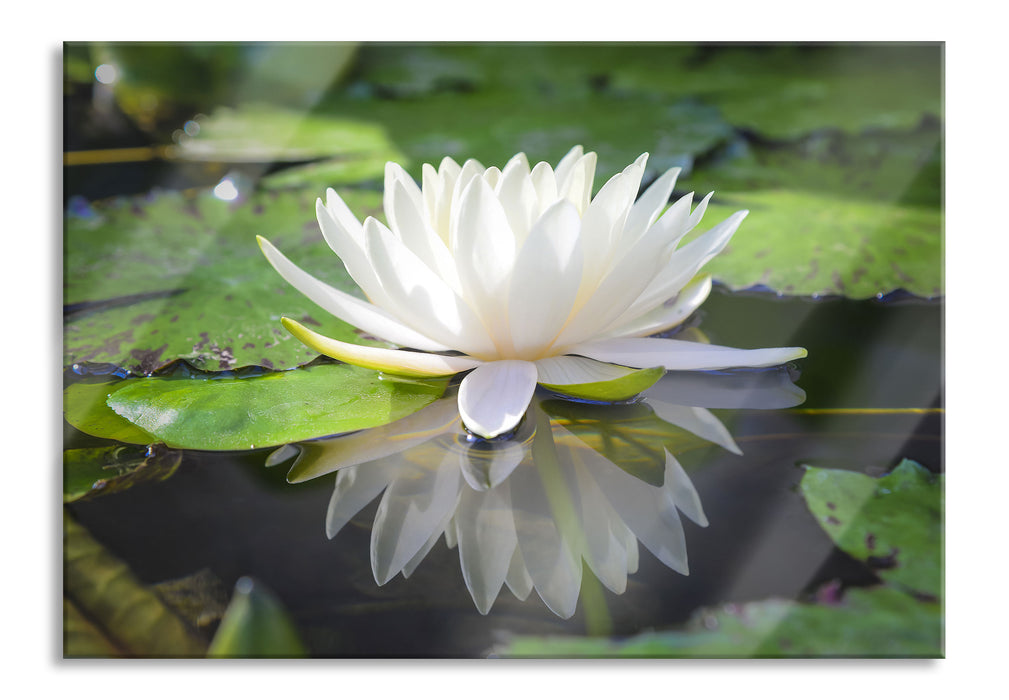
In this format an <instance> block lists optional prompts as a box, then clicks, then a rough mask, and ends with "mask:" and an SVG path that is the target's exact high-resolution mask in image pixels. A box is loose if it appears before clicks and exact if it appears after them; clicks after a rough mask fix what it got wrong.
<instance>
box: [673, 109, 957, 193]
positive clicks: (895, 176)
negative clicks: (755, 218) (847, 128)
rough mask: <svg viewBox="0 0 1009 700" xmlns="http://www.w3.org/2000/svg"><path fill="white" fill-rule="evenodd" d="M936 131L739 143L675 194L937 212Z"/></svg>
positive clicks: (711, 159)
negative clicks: (809, 199)
mask: <svg viewBox="0 0 1009 700" xmlns="http://www.w3.org/2000/svg"><path fill="white" fill-rule="evenodd" d="M942 162H943V159H942V125H941V124H940V123H938V122H930V123H927V124H922V125H920V126H919V127H917V128H915V129H909V130H886V131H882V130H881V131H871V132H867V133H862V134H858V135H851V134H847V133H844V132H817V133H816V134H812V135H810V136H808V137H806V138H803V139H801V140H798V141H792V142H787V143H768V142H762V141H755V142H752V141H749V142H748V141H747V140H745V139H744V138H742V137H740V138H737V139H734V140H733V141H732V142H730V143H728V144H727V145H726V146H725V147H723V148H720V149H719V150H718V151H716V152H714V153H712V154H710V155H709V156H707V157H706V158H705V159H704V161H703V163H699V164H698V165H697V167H696V168H695V169H694V170H693V171H692V172H690V173H689V174H688V175H685V176H684V177H682V178H680V180H679V181H678V183H677V184H678V186H679V187H680V188H682V189H684V190H688V191H689V190H692V191H694V192H697V193H701V194H706V193H708V192H711V191H714V192H715V195H716V199H717V198H718V197H719V196H720V195H721V193H722V192H723V191H726V192H751V191H753V190H773V189H788V190H803V191H810V192H819V193H821V194H825V195H829V196H833V197H839V198H844V199H856V200H873V201H879V202H888V203H894V204H902V205H914V206H927V207H935V208H937V209H938V208H939V207H941V206H942V202H943V198H942V191H943V190H942V188H943V167H942Z"/></svg>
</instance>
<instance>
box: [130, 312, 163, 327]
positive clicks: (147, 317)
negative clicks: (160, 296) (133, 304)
mask: <svg viewBox="0 0 1009 700" xmlns="http://www.w3.org/2000/svg"><path fill="white" fill-rule="evenodd" d="M156 318H157V316H155V315H154V314H140V315H139V316H134V317H133V318H132V319H130V323H132V324H133V325H134V326H140V325H143V324H144V323H147V322H149V321H153V320H154V319H156Z"/></svg>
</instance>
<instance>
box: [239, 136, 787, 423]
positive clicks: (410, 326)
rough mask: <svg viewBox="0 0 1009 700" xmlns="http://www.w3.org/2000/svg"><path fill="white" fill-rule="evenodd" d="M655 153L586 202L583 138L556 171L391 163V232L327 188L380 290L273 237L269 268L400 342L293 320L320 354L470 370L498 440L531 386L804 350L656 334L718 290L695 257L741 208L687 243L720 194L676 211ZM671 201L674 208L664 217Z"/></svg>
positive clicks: (605, 385) (339, 244)
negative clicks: (292, 255) (342, 281)
mask: <svg viewBox="0 0 1009 700" xmlns="http://www.w3.org/2000/svg"><path fill="white" fill-rule="evenodd" d="M647 158H648V154H647V153H646V154H643V155H642V156H641V157H640V158H638V159H637V160H636V161H635V162H634V163H632V164H631V165H629V166H627V168H625V169H624V170H623V172H621V173H619V174H617V175H614V176H613V177H612V178H610V180H609V181H608V182H606V184H604V185H603V186H602V187H601V188H600V190H599V192H598V194H596V196H595V197H592V196H591V194H592V189H593V180H594V177H595V167H596V155H595V153H591V152H590V153H584V152H583V150H582V148H581V147H580V146H576V147H575V148H573V149H572V150H571V151H570V152H569V153H568V154H567V155H566V156H565V157H564V158H563V159H562V160H561V161H560V163H559V164H558V165H557V167H556V169H554V168H552V167H551V166H550V165H549V164H548V163H538V164H536V166H535V167H532V168H530V166H529V162H528V160H527V159H526V156H525V155H524V154H521V153H520V154H518V155H516V156H514V157H513V158H512V159H511V160H509V161H508V163H507V164H506V165H505V166H504V168H502V169H498V168H496V167H489V168H485V167H484V166H482V165H481V164H479V163H478V162H476V161H475V160H468V161H466V162H465V163H464V164H463V165H462V166H460V165H458V164H457V163H456V162H455V161H453V160H452V159H451V158H445V159H444V160H442V162H441V164H440V165H439V166H438V169H437V170H436V169H435V168H434V167H433V166H432V165H430V164H425V165H424V166H423V181H422V184H421V186H418V185H417V183H415V182H414V181H413V180H412V179H411V178H410V177H409V176H408V175H407V174H406V172H405V171H404V170H403V169H402V168H401V167H400V166H398V165H396V164H395V163H389V164H388V165H387V167H386V171H385V194H384V208H385V215H386V219H387V221H388V226H386V225H385V224H383V223H381V222H380V221H378V220H377V219H375V218H373V217H370V216H369V217H368V218H366V219H365V221H364V223H363V224H362V223H361V222H360V221H359V220H358V219H357V218H356V217H355V216H354V215H353V214H352V213H351V211H350V209H349V208H348V207H347V205H346V204H345V203H344V202H343V200H342V199H340V197H339V195H337V194H336V192H335V191H333V190H332V189H330V190H328V191H327V197H326V201H325V202H323V201H322V200H321V199H320V200H319V201H318V202H317V205H316V212H317V215H318V219H319V224H320V226H321V228H322V234H323V236H324V237H325V239H326V241H327V243H329V245H330V247H331V248H332V249H333V251H334V252H335V253H336V254H337V255H338V256H339V257H340V259H341V260H342V261H343V264H344V265H345V266H346V268H347V271H348V273H349V274H350V276H351V277H352V278H353V279H354V281H355V282H356V283H357V284H358V285H359V286H360V288H361V289H362V290H363V291H364V293H365V295H366V296H367V298H368V301H364V300H362V299H359V298H357V297H355V296H353V295H351V294H347V293H345V292H342V291H340V290H338V289H335V288H333V287H331V286H329V285H327V284H325V283H324V282H322V281H321V280H318V279H316V278H315V277H313V276H312V275H310V274H308V273H307V272H305V271H304V270H302V269H301V268H299V267H298V266H296V265H295V264H294V263H292V262H291V261H290V260H288V259H287V258H286V257H285V256H284V255H283V254H282V253H281V252H280V251H278V250H277V249H276V248H275V247H274V246H273V245H271V244H270V243H269V241H267V240H266V239H264V238H260V239H259V242H260V246H261V248H262V250H263V252H264V253H265V255H266V257H267V259H269V261H270V263H271V264H273V266H274V267H275V268H276V269H277V271H278V272H279V273H280V274H281V275H282V276H283V277H284V279H286V280H287V281H288V282H289V283H291V284H292V285H293V286H294V287H295V288H297V289H298V290H299V291H301V292H302V293H303V294H305V295H306V296H307V297H309V298H310V299H312V300H313V301H314V302H315V303H317V304H318V305H319V306H321V307H322V308H324V309H326V310H327V311H329V312H330V313H332V314H334V315H336V316H338V317H339V318H340V319H342V320H344V321H346V322H347V323H350V324H352V325H354V326H356V327H357V328H358V329H360V330H361V331H363V332H365V333H367V334H369V335H371V336H374V337H377V338H381V339H384V340H386V341H388V342H389V343H390V344H392V345H397V346H400V349H389V348H380V347H370V346H364V345H356V344H352V343H344V342H341V341H338V340H334V339H332V338H328V337H326V336H323V335H320V334H318V333H316V332H314V331H312V330H310V329H308V328H306V327H305V326H303V325H302V324H300V323H298V322H297V321H295V320H293V319H290V318H284V319H282V322H283V324H284V326H285V328H287V330H288V331H290V332H291V333H292V334H293V335H294V336H295V337H297V338H298V339H300V340H301V341H302V342H304V343H305V344H307V345H309V346H310V347H312V348H313V349H315V350H317V351H318V352H320V353H322V354H325V355H328V356H330V357H333V358H336V359H338V360H341V361H344V362H348V363H351V364H355V365H359V366H362V367H368V368H372V369H376V370H380V371H383V372H389V373H393V374H399V375H405V376H413V377H430V376H447V375H454V374H456V373H460V372H468V374H467V375H466V376H465V378H464V379H463V380H462V384H461V386H460V390H459V411H460V413H461V415H462V417H463V421H464V423H465V425H466V426H467V428H468V429H469V430H470V431H472V432H473V433H476V434H477V435H480V436H483V437H487V438H491V437H495V436H499V435H502V434H504V433H507V432H509V431H510V430H512V429H513V428H514V427H515V426H516V425H517V424H518V422H519V421H520V420H521V418H522V416H523V414H524V413H525V411H526V408H527V407H528V405H529V402H530V400H531V398H532V396H533V392H534V391H535V388H536V385H537V383H539V384H542V385H545V386H547V387H548V388H550V389H551V390H554V391H557V392H560V393H565V394H570V395H573V396H578V397H582V398H590V399H593V398H597V399H603V400H619V399H622V398H629V397H630V396H633V395H634V394H637V393H638V392H640V391H641V390H643V389H644V388H647V386H649V385H650V384H652V383H654V381H656V380H657V379H658V377H660V376H661V375H662V374H663V372H664V371H670V370H710V369H724V368H729V367H767V366H773V365H779V364H782V363H785V362H788V361H790V360H793V359H796V358H799V357H804V356H805V354H806V351H805V350H804V349H802V348H765V349H756V350H741V349H735V348H729V347H724V346H718V345H707V344H703V343H694V342H688V341H683V340H676V339H669V338H654V337H648V336H652V335H655V334H657V333H661V332H663V331H666V330H669V329H671V328H673V327H675V326H676V325H678V324H680V323H681V322H682V321H683V320H684V319H686V318H687V317H688V316H689V315H690V314H691V313H692V312H693V311H694V310H695V309H696V308H697V307H698V306H699V305H700V304H701V303H702V302H703V301H704V299H705V298H706V297H707V295H708V293H709V291H710V289H711V280H710V277H699V276H698V271H699V270H700V268H701V266H702V265H704V264H705V263H706V262H707V261H708V260H710V259H711V258H712V257H713V256H714V255H716V254H717V253H718V252H719V251H721V250H722V249H723V248H724V247H725V245H726V243H728V241H729V239H730V238H731V237H732V235H733V234H734V233H735V231H736V229H737V228H738V227H739V224H740V223H741V222H742V220H743V218H744V217H745V216H746V214H747V212H746V211H739V212H736V213H735V214H733V215H732V216H730V217H729V218H728V219H726V220H725V221H723V222H721V223H719V224H718V225H716V226H715V227H713V228H711V229H710V230H709V231H707V232H705V233H704V234H702V235H700V236H698V237H696V238H694V239H693V240H691V241H690V242H689V243H686V244H685V245H682V246H680V245H679V244H680V242H681V241H682V239H683V237H684V236H685V235H686V234H688V233H689V232H690V231H691V230H693V229H694V228H695V227H696V226H697V225H698V223H699V222H700V220H701V217H702V215H703V214H704V210H705V208H706V206H707V203H708V201H709V199H710V198H711V194H709V195H707V197H705V198H704V199H703V200H702V201H701V202H700V203H699V204H698V205H697V207H696V208H694V209H693V210H691V204H692V202H693V195H692V194H690V195H686V196H684V197H681V198H679V199H678V200H677V201H676V202H675V203H673V204H672V205H671V206H669V207H668V209H665V207H666V204H667V202H668V201H669V197H670V195H671V193H672V191H673V186H674V184H675V182H676V177H677V175H678V174H679V168H673V169H671V170H669V171H668V172H666V173H665V174H664V175H662V176H661V177H659V178H658V179H657V180H656V181H655V182H654V183H653V184H652V185H651V186H650V187H649V188H648V189H647V190H646V191H645V192H644V193H643V194H642V195H641V197H640V198H639V197H637V194H638V189H639V187H640V184H641V179H642V175H643V174H644V171H645V163H646V161H647ZM663 209H665V212H663Z"/></svg>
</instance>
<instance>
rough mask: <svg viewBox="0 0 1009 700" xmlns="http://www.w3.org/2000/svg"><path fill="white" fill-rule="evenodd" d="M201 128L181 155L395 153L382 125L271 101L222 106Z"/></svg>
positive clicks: (353, 157) (233, 158)
mask: <svg viewBox="0 0 1009 700" xmlns="http://www.w3.org/2000/svg"><path fill="white" fill-rule="evenodd" d="M196 124H197V126H198V130H197V133H196V134H195V135H194V136H192V137H187V138H185V139H184V140H183V141H182V142H181V144H180V146H179V148H178V150H177V152H176V154H175V155H176V157H178V158H182V159H183V160H199V161H217V162H227V163H250V162H251V163H274V162H280V161H306V160H314V159H318V158H333V157H336V156H339V157H341V158H343V159H345V160H348V161H368V162H371V163H374V162H379V163H380V164H381V165H384V163H385V160H386V158H385V156H387V155H390V154H392V155H395V154H396V152H395V151H394V149H393V147H392V144H391V143H390V141H389V138H388V136H386V134H385V132H384V131H383V130H382V128H381V127H379V126H377V125H376V124H373V123H369V122H367V121H351V120H347V119H338V118H334V117H331V116H327V115H322V114H313V113H306V112H302V111H295V110H289V109H284V108H281V107H272V106H269V105H265V104H244V105H240V106H239V107H235V108H232V107H221V108H219V109H217V110H215V111H214V112H213V113H212V114H211V115H210V116H205V117H201V118H198V119H197V120H196Z"/></svg>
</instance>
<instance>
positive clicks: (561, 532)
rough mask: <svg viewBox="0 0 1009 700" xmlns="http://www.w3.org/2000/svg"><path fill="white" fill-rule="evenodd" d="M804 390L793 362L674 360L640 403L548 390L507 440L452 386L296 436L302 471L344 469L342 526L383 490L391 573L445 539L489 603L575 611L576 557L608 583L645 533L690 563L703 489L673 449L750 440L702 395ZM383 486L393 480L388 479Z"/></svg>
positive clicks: (721, 403) (374, 553)
mask: <svg viewBox="0 0 1009 700" xmlns="http://www.w3.org/2000/svg"><path fill="white" fill-rule="evenodd" d="M804 398H805V395H804V394H803V392H802V390H801V389H799V388H798V387H796V386H795V385H794V384H793V383H792V381H791V378H790V377H789V373H788V370H787V369H786V368H783V367H779V368H775V369H772V370H762V371H737V372H727V373H689V372H687V373H671V374H668V375H666V377H665V378H664V379H663V380H661V381H659V382H658V383H657V384H656V385H655V386H653V387H652V388H651V389H649V390H648V391H646V392H645V395H644V397H643V398H642V399H641V400H639V401H637V402H634V403H625V404H607V405H600V404H587V403H576V402H571V401H561V400H557V399H556V398H554V397H553V396H552V395H551V394H549V393H546V392H540V393H538V394H537V396H536V398H535V400H534V401H533V403H532V405H531V406H530V408H529V412H528V413H527V415H526V417H525V419H524V420H523V422H522V423H521V424H520V425H519V427H518V430H517V431H516V432H514V433H512V434H511V435H510V436H509V437H508V438H507V439H497V440H493V441H488V440H482V439H475V438H474V437H473V436H472V435H470V434H469V433H468V432H466V430H465V429H464V428H463V426H462V421H461V419H460V416H459V411H458V403H457V400H456V396H455V391H454V390H452V391H450V392H449V393H448V394H447V395H446V396H445V397H444V398H442V399H440V400H439V401H436V402H435V403H433V404H431V405H430V406H428V407H427V408H425V409H423V410H421V411H419V412H417V413H415V414H413V415H411V416H408V417H406V418H403V419H401V420H399V421H397V422H395V423H391V424H389V425H386V426H382V427H380V428H375V429H371V430H365V431H360V432H357V433H353V434H350V435H345V436H341V437H337V438H331V439H326V440H317V441H311V442H306V443H301V444H299V445H297V446H286V447H284V448H281V449H280V450H278V451H277V452H275V453H274V454H273V455H271V457H270V459H269V461H268V464H269V465H275V464H279V463H280V462H283V461H285V460H287V459H289V458H290V457H291V456H292V455H293V454H294V453H295V451H296V452H297V454H298V456H297V459H296V460H295V462H294V465H293V466H292V467H291V470H290V473H289V474H288V480H289V481H291V482H292V483H294V482H301V481H306V480H308V479H314V478H317V477H320V476H323V475H326V474H331V473H332V472H334V471H335V472H336V474H337V476H336V487H335V489H334V491H333V496H332V498H331V500H330V503H329V510H328V512H327V514H326V534H327V535H328V536H329V537H330V538H333V537H335V536H336V535H337V533H338V532H339V531H340V530H341V528H343V526H344V525H346V524H347V522H348V521H349V520H350V519H351V518H353V517H354V516H355V515H356V514H357V513H358V512H359V511H360V510H362V509H363V508H364V507H365V506H367V505H368V504H369V503H370V502H371V501H373V500H374V499H375V498H376V497H378V496H379V494H382V496H381V501H380V503H379V506H378V510H377V513H376V515H375V521H374V525H373V528H372V533H371V563H372V571H373V573H374V576H375V580H376V582H377V583H378V584H379V585H382V584H384V583H386V582H387V581H389V580H390V579H392V578H393V577H394V576H395V575H396V574H400V573H401V574H403V576H404V577H409V576H410V574H411V573H413V571H414V570H415V569H416V568H417V567H418V566H419V565H420V563H421V561H422V560H423V559H424V557H425V556H426V555H427V553H428V552H429V551H430V550H431V549H432V547H434V546H435V544H436V543H437V541H438V539H439V538H441V537H443V536H444V538H445V541H446V543H447V544H448V546H449V547H454V548H458V551H459V562H460V565H461V568H462V574H463V578H464V580H465V582H466V587H467V589H468V590H469V592H470V594H471V595H472V597H473V601H474V603H476V607H477V609H478V610H479V611H480V612H481V613H484V614H486V613H487V612H488V611H489V610H490V609H491V606H492V605H493V604H494V601H495V600H496V599H497V596H498V594H499V592H500V590H501V587H502V586H507V587H508V588H509V590H511V592H512V593H513V594H515V596H517V597H518V598H519V599H521V600H525V599H526V598H527V597H528V596H529V594H530V593H531V592H532V591H533V590H535V591H536V592H537V594H538V595H539V597H540V598H541V599H542V600H543V602H544V603H545V604H546V605H547V607H549V608H550V610H552V611H553V612H554V613H555V614H557V615H558V616H560V617H562V618H568V617H570V616H571V615H573V614H574V612H575V607H576V604H577V601H578V593H579V588H580V585H581V580H582V564H583V562H584V563H585V564H587V565H588V567H589V568H590V569H591V571H592V573H593V574H595V576H596V577H597V578H598V579H599V581H600V582H602V583H603V585H605V586H606V587H607V588H609V589H610V590H611V591H613V592H614V593H618V594H619V593H623V592H624V590H625V588H626V586H627V575H628V574H633V573H634V572H635V571H636V570H637V567H638V543H639V542H640V543H641V544H642V545H644V547H645V548H646V549H647V550H648V551H650V552H651V553H652V554H653V555H654V556H655V557H656V558H658V559H659V561H661V562H662V563H663V564H665V565H666V566H668V567H669V568H671V569H673V570H675V571H677V572H679V573H681V574H683V575H687V574H688V565H687V544H686V538H685V535H684V530H683V525H682V522H681V520H680V516H681V514H682V515H683V516H685V517H687V518H688V519H690V520H691V521H693V522H694V523H697V524H698V525H701V526H706V525H707V519H706V518H705V515H704V510H703V508H702V506H701V499H700V497H699V495H698V493H697V491H696V490H695V489H694V486H693V484H692V483H691V481H690V478H689V476H688V475H687V473H686V472H685V471H684V469H683V467H682V466H681V465H680V463H679V461H677V459H676V457H675V456H674V455H675V454H678V453H680V452H682V451H684V450H687V449H690V448H693V447H698V446H702V445H705V444H708V443H714V444H717V445H720V446H721V447H723V448H725V449H727V450H729V451H731V452H735V453H737V454H739V453H740V451H739V448H738V447H737V446H736V443H735V442H734V441H733V439H732V437H731V436H730V435H729V432H728V431H727V430H726V428H725V427H724V425H723V424H722V423H721V422H720V421H719V420H718V419H717V418H716V417H715V416H714V415H713V414H712V413H711V412H710V411H708V410H707V409H708V408H782V407H787V406H794V405H797V404H799V403H801V402H802V401H803V400H804ZM383 492H384V493H383Z"/></svg>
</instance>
